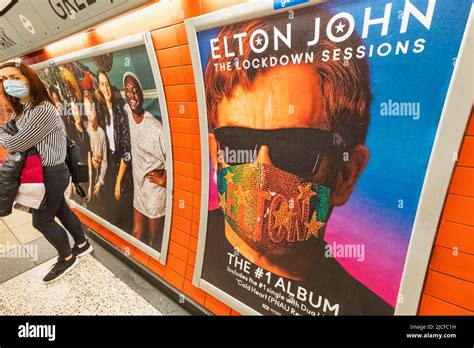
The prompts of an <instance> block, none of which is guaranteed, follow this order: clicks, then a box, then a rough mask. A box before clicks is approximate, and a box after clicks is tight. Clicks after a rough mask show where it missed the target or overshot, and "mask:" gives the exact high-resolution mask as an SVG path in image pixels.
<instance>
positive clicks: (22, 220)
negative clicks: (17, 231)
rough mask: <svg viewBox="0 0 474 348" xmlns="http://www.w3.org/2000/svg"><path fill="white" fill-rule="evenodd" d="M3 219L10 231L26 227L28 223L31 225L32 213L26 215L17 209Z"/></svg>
mask: <svg viewBox="0 0 474 348" xmlns="http://www.w3.org/2000/svg"><path fill="white" fill-rule="evenodd" d="M1 219H2V220H3V221H4V222H5V224H6V225H7V226H8V227H9V228H10V229H11V228H15V227H18V226H21V225H24V224H26V223H30V224H31V220H32V218H31V214H30V213H25V212H23V211H19V210H16V209H13V212H12V213H11V214H10V215H8V216H5V217H2V218H1Z"/></svg>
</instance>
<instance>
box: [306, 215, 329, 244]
mask: <svg viewBox="0 0 474 348" xmlns="http://www.w3.org/2000/svg"><path fill="white" fill-rule="evenodd" d="M324 225H326V223H325V222H321V221H318V218H317V217H316V213H314V214H313V217H312V218H311V221H310V222H306V223H305V226H306V227H307V228H308V232H307V233H306V238H305V239H306V240H308V239H310V238H311V236H315V237H319V236H318V234H319V230H320V229H321V227H324Z"/></svg>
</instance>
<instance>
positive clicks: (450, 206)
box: [0, 0, 474, 315]
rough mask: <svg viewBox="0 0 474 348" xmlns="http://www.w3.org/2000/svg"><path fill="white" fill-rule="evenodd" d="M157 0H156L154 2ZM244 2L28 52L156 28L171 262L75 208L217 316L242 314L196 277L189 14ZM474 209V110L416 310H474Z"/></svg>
mask: <svg viewBox="0 0 474 348" xmlns="http://www.w3.org/2000/svg"><path fill="white" fill-rule="evenodd" d="M156 2H158V1H152V2H151V3H150V5H149V6H152V5H153V4H154V3H156ZM243 2H246V1H242V0H173V1H172V2H170V3H163V4H160V6H158V7H156V6H155V7H150V8H151V9H153V10H150V11H147V12H145V15H142V16H133V15H132V16H126V17H123V18H122V19H118V20H114V21H112V22H110V23H106V24H104V25H101V26H100V27H98V28H96V29H94V30H92V31H89V32H87V33H84V34H81V35H78V36H75V37H74V38H73V39H72V40H64V41H60V42H58V43H56V44H52V45H50V46H48V47H46V48H43V49H42V50H39V51H37V52H34V53H32V54H30V55H28V56H27V57H25V61H26V62H27V63H29V64H33V63H37V62H42V61H45V60H47V59H51V58H55V57H58V56H60V55H64V54H66V53H69V52H74V51H77V50H80V49H83V48H88V47H93V46H95V45H98V44H102V43H105V42H109V41H112V40H115V39H119V38H123V37H125V36H128V35H132V34H135V33H139V32H142V31H150V32H151V35H152V38H153V42H154V47H155V51H156V56H157V59H158V62H159V65H160V73H161V77H162V81H163V85H164V89H165V95H166V100H167V108H168V115H169V119H170V128H171V138H172V139H171V141H172V151H173V168H174V178H173V179H174V195H173V214H172V220H171V234H170V244H169V250H168V259H167V264H166V266H164V265H162V264H160V263H159V262H158V261H156V260H154V259H152V258H150V257H149V256H148V255H147V254H145V253H144V252H143V251H141V250H139V249H137V248H135V247H134V246H133V245H131V244H129V243H128V242H126V241H125V240H123V239H121V238H120V237H118V236H117V235H116V234H114V233H112V232H111V231H108V230H107V229H106V228H104V227H102V226H100V225H99V224H98V223H97V222H95V221H93V220H91V219H90V218H88V217H87V216H85V215H83V214H81V213H79V212H78V214H79V215H80V217H81V219H82V221H83V222H84V223H85V224H87V225H88V226H89V227H90V228H91V229H92V230H94V231H95V232H96V233H98V234H100V235H101V236H102V237H103V238H105V239H107V240H108V241H109V242H110V243H112V244H114V245H115V246H116V247H117V248H120V249H121V250H123V251H124V252H126V253H129V254H130V256H131V257H132V258H134V259H135V260H137V261H138V262H140V263H141V264H143V265H144V266H145V267H148V268H149V269H150V270H151V271H153V272H154V273H156V274H157V275H158V276H159V277H161V278H163V279H164V280H165V281H166V282H168V283H169V284H171V285H172V286H173V287H174V288H176V290H177V291H179V292H182V293H183V294H185V296H187V297H189V298H192V299H193V300H194V301H196V302H197V303H199V304H200V305H202V306H204V307H205V308H207V309H208V310H209V311H211V312H212V313H214V314H217V315H239V313H237V312H236V311H234V310H233V309H231V308H230V307H229V306H227V305H225V304H223V303H222V302H220V301H219V300H217V299H216V298H214V297H213V296H211V295H209V294H207V293H206V292H204V291H203V290H201V289H198V288H196V287H194V286H193V284H192V278H193V273H194V266H195V258H196V251H197V242H198V231H199V216H200V203H201V147H200V134H199V122H198V108H197V102H196V89H195V85H194V78H193V70H192V66H191V57H190V52H189V47H188V42H187V37H186V31H185V26H184V20H185V19H187V18H190V17H194V16H199V15H201V14H204V13H209V12H213V11H216V10H218V9H221V8H224V7H228V6H233V5H236V4H239V3H243ZM2 106H3V103H2ZM4 108H5V106H3V109H4ZM2 113H3V116H4V112H2ZM0 156H1V153H0ZM473 211H474V117H473V114H471V120H470V123H469V126H468V128H467V129H466V134H465V137H464V142H463V145H462V147H461V149H460V152H459V161H458V162H457V165H456V169H455V172H454V175H453V177H452V180H451V185H450V188H449V193H448V195H447V197H446V201H445V206H444V211H443V215H442V217H441V219H440V224H439V227H438V233H437V237H436V241H435V244H434V246H433V251H432V256H431V261H430V265H429V269H428V271H427V277H426V281H425V287H424V291H423V295H422V298H421V303H420V307H419V314H421V315H431V314H434V315H437V314H440V315H441V314H463V315H472V314H473V311H474V304H473V299H472V296H469V294H472V293H473V290H474V238H473V233H474V220H473V214H472V212H473Z"/></svg>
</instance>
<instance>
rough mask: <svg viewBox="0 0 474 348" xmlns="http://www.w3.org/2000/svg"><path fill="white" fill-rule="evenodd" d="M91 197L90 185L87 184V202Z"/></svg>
mask: <svg viewBox="0 0 474 348" xmlns="http://www.w3.org/2000/svg"><path fill="white" fill-rule="evenodd" d="M91 198H92V185H89V188H88V189H87V202H90V200H91Z"/></svg>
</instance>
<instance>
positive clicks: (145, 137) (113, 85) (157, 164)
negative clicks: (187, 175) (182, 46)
mask: <svg viewBox="0 0 474 348" xmlns="http://www.w3.org/2000/svg"><path fill="white" fill-rule="evenodd" d="M118 43H120V42H118ZM115 44H117V42H116V43H115ZM101 51H103V52H101V53H100V54H94V51H93V50H92V51H91V50H90V49H89V50H87V52H86V53H87V54H86V55H85V56H84V55H81V52H75V55H76V57H75V58H73V59H67V60H66V62H64V63H62V62H61V58H59V59H58V60H57V62H53V64H49V65H46V66H45V67H36V69H37V71H38V74H39V76H40V78H41V79H42V81H43V82H44V83H45V84H46V86H47V88H48V91H49V93H50V95H51V97H52V99H53V101H54V103H55V105H56V107H57V108H58V109H59V110H60V112H61V114H62V116H63V120H64V126H65V129H66V132H67V134H68V137H69V138H70V139H71V140H72V141H74V142H75V143H76V144H77V145H78V147H79V152H80V160H81V162H82V163H87V164H88V166H89V173H88V178H89V181H88V182H87V183H84V184H82V185H81V186H82V187H83V189H84V191H85V194H86V195H85V197H80V195H78V193H77V192H75V187H74V185H71V187H70V198H71V199H73V200H74V201H75V202H76V203H78V204H79V205H80V206H81V207H83V208H85V209H86V210H87V211H89V212H91V213H93V214H94V215H96V216H98V217H100V218H102V219H103V220H105V221H107V222H108V223H110V224H111V225H113V226H115V227H117V228H118V229H120V230H121V231H124V232H125V233H127V234H129V235H130V236H131V237H133V239H134V240H138V241H140V243H139V246H141V245H146V246H148V247H149V248H151V249H152V250H155V251H157V252H158V253H161V252H162V249H163V240H164V236H168V235H169V224H170V222H169V221H166V220H169V219H170V214H169V213H167V206H168V205H170V204H171V202H170V199H169V196H170V194H171V192H170V190H171V187H170V185H169V183H168V179H169V178H170V176H171V177H172V173H170V172H169V169H170V163H171V158H170V155H171V152H170V146H171V145H170V133H169V127H168V125H167V124H168V119H167V117H166V116H165V117H164V112H165V111H164V109H163V107H164V106H166V103H165V101H164V99H160V93H159V88H161V89H162V86H161V85H160V86H157V84H156V82H155V78H154V72H153V68H152V64H153V63H152V61H150V58H149V56H148V52H147V47H146V45H145V42H144V41H143V39H141V43H140V44H138V45H133V46H132V47H127V48H119V49H115V50H104V49H103V48H102V49H101ZM165 226H167V228H166V227H165ZM166 244H167V243H166Z"/></svg>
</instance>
